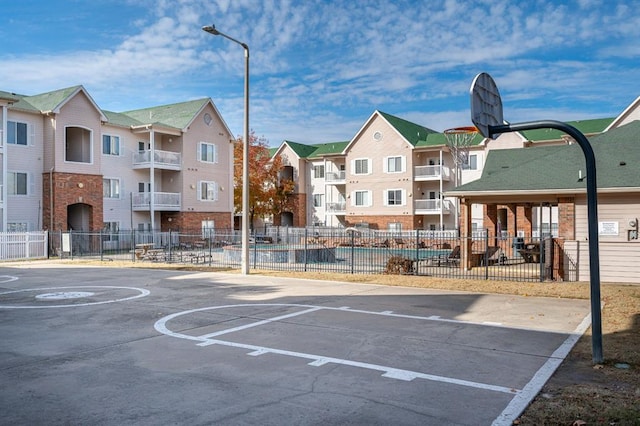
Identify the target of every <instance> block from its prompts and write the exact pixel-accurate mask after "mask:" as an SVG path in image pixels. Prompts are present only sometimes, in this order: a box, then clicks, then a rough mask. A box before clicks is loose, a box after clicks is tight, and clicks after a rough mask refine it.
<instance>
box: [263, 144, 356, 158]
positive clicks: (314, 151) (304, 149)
mask: <svg viewBox="0 0 640 426" xmlns="http://www.w3.org/2000/svg"><path fill="white" fill-rule="evenodd" d="M283 143H286V144H287V145H289V146H290V147H291V149H292V150H293V151H294V152H295V153H296V155H297V156H298V157H300V158H318V157H323V156H326V155H338V154H341V153H342V151H343V150H344V149H345V147H346V146H347V145H348V144H349V141H344V142H327V143H321V144H309V145H308V144H303V143H299V142H293V141H284V142H283ZM281 146H282V145H281ZM278 149H279V148H276V149H275V150H273V151H271V152H270V154H271V156H273V155H275V153H276V152H277V150H278Z"/></svg>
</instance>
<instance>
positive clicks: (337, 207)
mask: <svg viewBox="0 0 640 426" xmlns="http://www.w3.org/2000/svg"><path fill="white" fill-rule="evenodd" d="M326 212H327V213H329V214H338V215H339V214H345V213H346V212H347V203H346V202H344V201H343V202H341V203H327V210H326Z"/></svg>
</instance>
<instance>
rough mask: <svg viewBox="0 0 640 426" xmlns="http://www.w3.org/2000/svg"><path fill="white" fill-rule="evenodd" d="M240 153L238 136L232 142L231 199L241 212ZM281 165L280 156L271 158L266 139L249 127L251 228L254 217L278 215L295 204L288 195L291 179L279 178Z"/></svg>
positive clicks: (292, 190) (275, 216)
mask: <svg viewBox="0 0 640 426" xmlns="http://www.w3.org/2000/svg"><path fill="white" fill-rule="evenodd" d="M243 154H244V152H243V143H242V138H241V137H239V138H238V139H236V141H235V142H234V146H233V159H234V160H233V163H234V164H233V203H234V206H235V211H236V213H240V212H242V186H243V185H242V163H243V161H242V159H243V156H244V155H243ZM283 167H284V164H283V161H282V158H280V157H274V158H271V154H270V151H269V142H268V141H267V140H266V139H265V138H264V137H257V136H256V135H255V132H254V131H253V130H252V131H251V134H250V135H249V224H250V227H251V229H253V223H254V219H255V218H256V217H260V218H265V217H267V216H273V217H274V218H279V216H280V215H281V214H282V213H283V212H285V211H289V210H291V209H293V208H294V207H295V206H294V200H293V197H291V195H292V194H293V192H294V189H295V183H294V182H293V181H292V180H290V179H282V178H281V171H282V168H283Z"/></svg>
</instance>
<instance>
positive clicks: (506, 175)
mask: <svg viewBox="0 0 640 426" xmlns="http://www.w3.org/2000/svg"><path fill="white" fill-rule="evenodd" d="M590 142H591V146H592V148H593V151H594V154H595V157H596V173H597V176H596V178H597V184H598V187H599V188H625V187H628V188H638V187H640V121H634V122H632V123H629V124H627V125H625V126H621V127H619V128H616V129H613V130H609V131H608V132H606V133H602V134H600V135H597V136H593V137H592V138H590ZM579 172H582V176H583V179H582V180H580V179H579ZM586 174H587V170H586V165H585V159H584V154H583V152H582V149H581V147H580V145H578V144H575V143H574V144H571V145H558V146H541V147H531V148H520V149H503V150H492V151H489V153H488V155H487V160H486V162H485V165H484V168H483V172H482V177H481V178H480V179H478V180H476V181H473V182H470V183H467V184H465V185H462V186H460V187H458V188H456V189H454V190H452V191H451V192H453V193H455V192H470V191H472V192H476V191H532V190H554V189H557V190H563V189H579V190H583V189H585V188H586V179H584V177H585V176H586Z"/></svg>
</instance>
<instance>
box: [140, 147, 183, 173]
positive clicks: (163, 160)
mask: <svg viewBox="0 0 640 426" xmlns="http://www.w3.org/2000/svg"><path fill="white" fill-rule="evenodd" d="M151 152H152V151H150V150H146V151H139V152H134V153H133V168H134V169H148V168H149V167H151ZM153 162H154V167H156V168H158V169H168V170H180V168H181V164H182V155H181V154H180V153H179V152H172V151H161V150H158V149H156V150H154V151H153Z"/></svg>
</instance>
